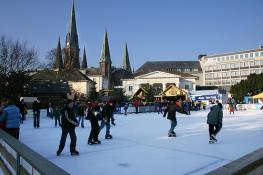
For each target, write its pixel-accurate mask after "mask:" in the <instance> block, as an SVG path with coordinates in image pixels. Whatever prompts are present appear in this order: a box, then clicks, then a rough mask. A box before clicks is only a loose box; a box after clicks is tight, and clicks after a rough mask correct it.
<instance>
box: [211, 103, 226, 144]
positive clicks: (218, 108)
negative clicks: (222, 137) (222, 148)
mask: <svg viewBox="0 0 263 175" xmlns="http://www.w3.org/2000/svg"><path fill="white" fill-rule="evenodd" d="M222 109H223V106H222V104H221V103H219V102H218V104H217V105H215V106H213V107H211V110H210V112H209V113H208V115H207V124H208V126H209V143H211V144H212V143H215V142H217V139H216V135H217V134H218V132H219V131H220V129H221V128H222V120H223V111H222Z"/></svg>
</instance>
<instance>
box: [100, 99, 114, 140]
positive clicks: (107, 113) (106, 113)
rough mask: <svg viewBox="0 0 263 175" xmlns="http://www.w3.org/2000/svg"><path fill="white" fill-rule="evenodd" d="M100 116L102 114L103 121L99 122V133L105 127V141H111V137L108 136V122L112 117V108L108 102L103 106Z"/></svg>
mask: <svg viewBox="0 0 263 175" xmlns="http://www.w3.org/2000/svg"><path fill="white" fill-rule="evenodd" d="M102 114H103V119H102V120H101V123H100V131H101V130H102V129H103V128H104V126H105V125H106V134H105V139H112V135H111V134H110V120H111V118H112V115H113V106H111V105H110V103H109V102H107V103H106V104H105V105H104V106H103V109H102Z"/></svg>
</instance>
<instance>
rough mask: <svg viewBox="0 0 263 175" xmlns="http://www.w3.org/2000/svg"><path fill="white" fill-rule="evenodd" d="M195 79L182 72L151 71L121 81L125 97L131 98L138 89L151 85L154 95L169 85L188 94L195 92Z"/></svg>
mask: <svg viewBox="0 0 263 175" xmlns="http://www.w3.org/2000/svg"><path fill="white" fill-rule="evenodd" d="M196 78H197V77H195V76H193V75H191V74H187V73H182V72H164V71H153V72H149V73H137V74H136V73H135V74H134V75H133V78H129V79H122V83H123V86H122V87H123V90H124V92H125V95H127V96H133V95H134V94H135V93H136V92H137V91H138V89H139V88H141V87H144V86H145V85H147V84H148V85H152V86H153V88H154V90H155V92H156V95H157V94H160V93H161V92H163V91H164V90H165V89H166V88H167V87H169V86H170V85H171V84H175V85H176V86H177V87H179V88H180V89H184V90H186V91H188V92H190V91H193V90H195V87H196V82H195V80H196Z"/></svg>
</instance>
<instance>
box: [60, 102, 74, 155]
mask: <svg viewBox="0 0 263 175" xmlns="http://www.w3.org/2000/svg"><path fill="white" fill-rule="evenodd" d="M73 102H74V101H73V100H68V101H67V106H66V107H65V108H64V109H63V110H62V112H61V114H62V124H61V128H62V134H61V138H60V144H59V148H58V150H57V156H59V155H60V154H61V152H62V151H63V149H64V147H65V143H66V139H67V135H68V134H69V136H70V139H71V141H70V154H71V155H72V156H73V155H79V152H78V151H77V150H76V143H77V136H76V133H75V127H77V126H78V121H77V119H76V117H75V114H74V112H73V109H72V108H73Z"/></svg>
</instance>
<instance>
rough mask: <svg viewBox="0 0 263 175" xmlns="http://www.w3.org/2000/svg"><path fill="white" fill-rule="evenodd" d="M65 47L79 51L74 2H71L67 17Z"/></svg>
mask: <svg viewBox="0 0 263 175" xmlns="http://www.w3.org/2000/svg"><path fill="white" fill-rule="evenodd" d="M66 47H71V48H77V49H79V42H78V33H77V25H76V17H75V7H74V0H73V1H72V7H71V12H70V17H69V25H68V33H67V38H66Z"/></svg>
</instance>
